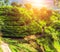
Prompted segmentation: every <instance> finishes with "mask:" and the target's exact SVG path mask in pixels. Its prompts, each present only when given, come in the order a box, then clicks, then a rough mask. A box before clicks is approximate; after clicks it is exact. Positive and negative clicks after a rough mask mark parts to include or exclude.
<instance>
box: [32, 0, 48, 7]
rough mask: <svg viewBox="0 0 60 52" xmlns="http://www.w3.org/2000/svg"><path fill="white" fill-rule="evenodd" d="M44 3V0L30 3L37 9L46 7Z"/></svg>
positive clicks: (33, 0)
mask: <svg viewBox="0 0 60 52" xmlns="http://www.w3.org/2000/svg"><path fill="white" fill-rule="evenodd" d="M44 3H45V1H44V0H32V1H31V4H32V6H35V7H38V8H41V7H47V6H46V5H45V4H44Z"/></svg>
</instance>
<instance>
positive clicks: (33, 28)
mask: <svg viewBox="0 0 60 52" xmlns="http://www.w3.org/2000/svg"><path fill="white" fill-rule="evenodd" d="M0 19H1V31H2V33H3V36H9V37H10V36H11V37H23V38H22V39H23V42H22V41H20V40H19V41H18V40H16V41H15V40H12V41H11V40H9V39H7V40H6V41H7V43H8V44H9V45H10V48H11V50H12V52H19V50H21V52H60V14H59V13H58V12H55V11H52V10H48V9H46V8H42V9H40V10H38V9H37V10H36V9H31V10H29V9H26V8H23V7H17V6H14V7H13V6H5V7H4V6H2V7H0ZM30 35H35V36H36V38H35V39H30V37H31V36H30ZM25 37H26V38H27V40H25V39H24V38H25ZM33 38H34V37H33ZM13 44H14V45H13ZM34 45H35V46H34ZM41 47H42V48H41ZM40 49H41V50H44V51H39V50H40Z"/></svg>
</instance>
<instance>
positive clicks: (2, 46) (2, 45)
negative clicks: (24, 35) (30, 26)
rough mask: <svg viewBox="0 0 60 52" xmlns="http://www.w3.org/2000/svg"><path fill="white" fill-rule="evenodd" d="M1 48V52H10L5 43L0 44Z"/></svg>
mask: <svg viewBox="0 0 60 52" xmlns="http://www.w3.org/2000/svg"><path fill="white" fill-rule="evenodd" d="M1 48H2V50H3V52H11V50H10V48H9V46H8V44H7V43H4V42H2V44H1Z"/></svg>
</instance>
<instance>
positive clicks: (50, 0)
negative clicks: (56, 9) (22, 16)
mask: <svg viewBox="0 0 60 52" xmlns="http://www.w3.org/2000/svg"><path fill="white" fill-rule="evenodd" d="M39 1H40V3H39ZM10 2H17V3H22V4H23V3H27V2H28V3H31V4H33V6H35V5H37V6H38V4H40V5H41V6H43V5H46V6H47V7H53V6H54V4H53V3H54V2H53V0H10ZM42 3H43V5H42Z"/></svg>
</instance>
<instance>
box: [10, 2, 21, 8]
mask: <svg viewBox="0 0 60 52" xmlns="http://www.w3.org/2000/svg"><path fill="white" fill-rule="evenodd" d="M11 5H12V6H17V7H21V6H22V4H18V3H16V2H12V3H11Z"/></svg>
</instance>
